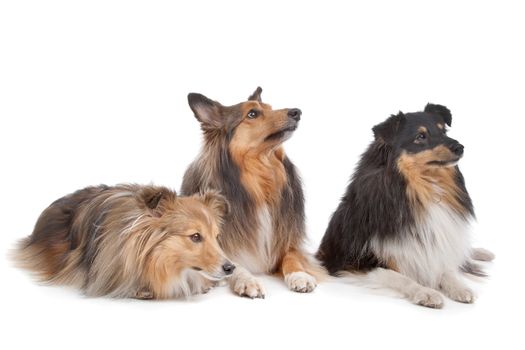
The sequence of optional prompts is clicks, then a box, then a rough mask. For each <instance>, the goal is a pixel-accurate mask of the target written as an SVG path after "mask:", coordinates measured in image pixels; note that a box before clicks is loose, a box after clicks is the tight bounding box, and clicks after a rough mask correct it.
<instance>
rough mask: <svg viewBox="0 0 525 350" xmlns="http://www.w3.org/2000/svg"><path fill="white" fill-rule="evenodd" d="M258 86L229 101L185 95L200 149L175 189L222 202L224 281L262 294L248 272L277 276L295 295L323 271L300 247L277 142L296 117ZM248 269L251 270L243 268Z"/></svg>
mask: <svg viewBox="0 0 525 350" xmlns="http://www.w3.org/2000/svg"><path fill="white" fill-rule="evenodd" d="M261 92H262V89H261V88H260V87H259V88H257V90H256V91H255V92H254V93H253V94H252V95H251V96H250V97H249V98H248V101H246V102H242V103H239V104H236V105H233V106H223V105H222V104H220V103H219V102H216V101H212V100H210V99H209V98H207V97H205V96H203V95H201V94H195V93H191V94H189V95H188V102H189V104H190V107H191V109H192V111H193V113H194V114H195V117H196V118H197V120H198V121H199V122H200V123H201V128H202V130H203V133H204V147H203V149H202V151H201V154H200V155H199V156H198V157H197V159H196V160H195V161H194V162H193V164H191V166H190V167H189V169H188V170H187V171H186V174H185V175H184V180H183V183H182V189H181V191H182V193H183V194H192V193H196V192H200V191H206V190H208V189H213V190H218V191H220V192H221V193H222V194H223V195H224V196H226V198H227V199H228V202H229V203H230V209H231V210H230V213H229V215H228V216H227V217H225V219H224V227H223V234H222V235H221V237H220V238H219V242H220V243H221V246H222V248H223V249H224V251H225V252H226V253H227V254H228V256H229V257H230V258H231V259H232V260H233V261H234V262H235V263H236V264H237V268H236V269H235V271H234V273H233V275H232V277H231V279H230V285H231V287H232V288H233V290H234V291H235V292H236V293H237V294H239V295H241V296H248V297H250V298H262V297H264V289H263V287H262V286H261V285H260V284H259V282H258V281H257V280H256V279H255V278H254V277H253V276H252V275H251V273H278V274H280V275H281V276H282V277H283V278H284V280H285V282H286V284H287V285H288V287H289V288H290V289H291V290H294V291H296V292H311V291H312V290H313V289H314V288H315V286H316V284H317V278H319V277H321V276H322V275H323V274H324V270H323V269H322V268H321V267H320V266H319V264H318V263H317V262H315V261H314V260H313V258H309V257H307V255H306V254H305V252H304V251H303V247H302V245H303V241H304V239H305V227H304V226H305V225H304V199H303V192H302V188H301V182H300V179H299V176H298V175H297V172H296V170H295V167H294V165H293V164H292V162H291V161H290V159H288V157H287V156H286V155H285V153H284V150H283V148H282V143H283V142H284V141H286V140H287V139H288V138H289V137H290V136H291V135H292V133H293V132H294V130H295V129H296V128H297V126H298V124H299V120H300V118H301V111H300V110H299V109H297V108H291V109H279V110H273V109H272V107H271V106H270V105H268V104H266V103H263V102H262V100H261ZM250 272H251V273H250Z"/></svg>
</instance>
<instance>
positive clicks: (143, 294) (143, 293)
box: [133, 289, 153, 300]
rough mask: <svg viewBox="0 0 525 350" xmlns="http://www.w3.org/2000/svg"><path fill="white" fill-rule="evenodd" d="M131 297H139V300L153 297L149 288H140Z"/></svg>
mask: <svg viewBox="0 0 525 350" xmlns="http://www.w3.org/2000/svg"><path fill="white" fill-rule="evenodd" d="M133 297H134V298H135V299H140V300H151V299H153V293H152V292H151V291H149V290H146V289H142V290H139V291H138V292H136V293H135V295H134V296H133Z"/></svg>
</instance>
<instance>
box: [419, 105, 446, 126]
mask: <svg viewBox="0 0 525 350" xmlns="http://www.w3.org/2000/svg"><path fill="white" fill-rule="evenodd" d="M425 112H426V113H431V114H434V115H438V116H440V117H441V118H443V121H444V122H445V123H446V124H447V125H448V126H451V125H452V113H450V110H449V109H448V108H447V107H445V106H442V105H435V104H432V103H427V105H426V106H425Z"/></svg>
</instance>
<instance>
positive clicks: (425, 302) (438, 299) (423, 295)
mask: <svg viewBox="0 0 525 350" xmlns="http://www.w3.org/2000/svg"><path fill="white" fill-rule="evenodd" d="M411 300H412V302H413V303H414V304H417V305H422V306H426V307H430V308H433V309H441V308H442V307H443V297H442V296H441V294H440V293H439V292H437V291H435V290H433V289H430V288H422V289H420V290H418V291H417V292H416V293H415V294H414V295H413V296H412V298H411Z"/></svg>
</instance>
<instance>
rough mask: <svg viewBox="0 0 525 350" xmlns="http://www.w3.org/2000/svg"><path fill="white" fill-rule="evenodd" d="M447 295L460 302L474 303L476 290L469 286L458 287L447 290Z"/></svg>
mask: <svg viewBox="0 0 525 350" xmlns="http://www.w3.org/2000/svg"><path fill="white" fill-rule="evenodd" d="M445 294H446V295H447V297H449V298H450V299H452V300H455V301H457V302H460V303H465V304H472V303H473V302H474V300H475V299H476V296H475V294H474V292H473V291H472V290H471V289H469V288H458V289H453V290H447V291H446V292H445Z"/></svg>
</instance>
